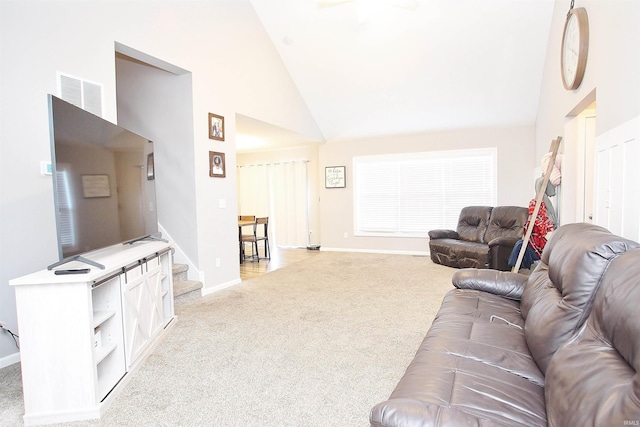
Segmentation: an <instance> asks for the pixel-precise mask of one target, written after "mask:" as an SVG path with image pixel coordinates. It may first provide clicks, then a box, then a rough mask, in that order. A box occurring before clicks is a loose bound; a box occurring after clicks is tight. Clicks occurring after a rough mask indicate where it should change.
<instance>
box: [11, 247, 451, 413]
mask: <svg viewBox="0 0 640 427" xmlns="http://www.w3.org/2000/svg"><path fill="white" fill-rule="evenodd" d="M454 271H455V270H453V269H450V268H448V267H443V266H439V265H434V264H433V263H432V262H431V261H430V260H429V258H426V257H413V256H403V255H378V254H361V253H339V252H321V253H319V254H318V256H314V257H313V258H312V259H308V260H304V261H300V262H298V263H296V264H293V265H290V266H288V267H285V268H283V269H281V270H276V271H274V272H271V273H268V274H266V275H264V276H261V277H258V278H255V279H252V280H249V281H246V282H243V283H242V284H241V285H238V286H235V287H233V288H229V289H227V290H223V291H220V292H217V293H215V294H213V295H209V296H207V297H204V298H202V299H200V300H198V301H195V302H191V303H188V304H184V305H181V306H179V307H177V313H176V314H177V315H178V316H179V319H178V322H177V323H176V325H175V326H174V327H173V329H172V330H171V331H170V332H169V334H168V335H167V336H166V338H165V340H164V341H163V342H162V343H161V344H160V346H159V347H158V348H157V350H156V351H155V352H154V353H153V354H152V355H151V356H149V358H148V359H147V361H146V363H145V364H144V366H142V367H141V368H140V370H139V371H138V372H137V373H136V375H135V376H134V378H133V379H132V380H131V382H130V383H129V384H128V385H127V387H126V388H125V389H124V390H123V392H122V393H121V394H120V395H119V396H118V397H117V399H116V400H115V402H114V404H113V405H112V407H111V408H109V410H108V411H107V413H106V414H105V415H104V417H103V418H102V419H101V420H99V421H92V422H82V423H72V424H66V425H105V426H107V425H108V426H111V425H123V426H124V425H126V426H134V425H135V426H196V425H197V426H201V425H207V426H264V425H273V426H327V425H331V426H367V425H368V424H369V421H368V416H369V410H370V408H371V407H372V406H373V405H375V404H376V403H378V402H379V401H381V400H385V399H386V398H387V397H388V396H389V394H390V393H391V391H392V390H393V388H394V386H395V385H396V383H397V382H398V380H399V378H400V376H401V375H402V374H403V373H404V370H405V368H406V366H407V365H408V363H409V362H410V361H411V359H412V358H413V355H414V354H415V351H416V350H417V348H418V345H419V344H420V342H421V341H422V338H423V337H424V335H425V333H426V331H427V329H428V328H429V326H430V324H431V321H432V320H433V316H434V315H435V313H436V311H437V309H438V307H439V306H440V302H441V300H442V297H443V295H444V293H445V292H446V291H448V290H450V289H452V285H451V275H452V274H453V272H454ZM16 366H18V365H14V366H12V367H8V368H5V369H2V370H0V386H2V389H3V396H1V397H0V423H2V424H3V425H4V423H6V422H9V424H7V425H21V414H22V412H23V407H22V403H21V401H19V400H18V401H16V399H15V394H16V393H13V396H12V397H11V399H12V400H13V403H11V402H9V403H7V402H6V400H7V399H6V398H5V396H4V394H5V393H4V390H11V389H16V387H15V384H13V385H12V387H11V385H8V384H6V383H5V382H6V381H11V377H19V375H16V374H15V372H16V371H17V372H19V370H18V369H17V368H16ZM3 371H4V372H3ZM13 381H14V382H15V378H14V380H13ZM5 387H6V388H5ZM17 389H18V390H19V385H18V388H17ZM18 395H20V399H21V393H20V392H18ZM12 405H13V406H12ZM16 405H17V406H18V407H17V408H16ZM16 409H17V410H16Z"/></svg>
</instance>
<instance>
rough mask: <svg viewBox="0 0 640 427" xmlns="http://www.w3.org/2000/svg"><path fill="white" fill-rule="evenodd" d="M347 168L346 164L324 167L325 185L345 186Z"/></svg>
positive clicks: (330, 186)
mask: <svg viewBox="0 0 640 427" xmlns="http://www.w3.org/2000/svg"><path fill="white" fill-rule="evenodd" d="M345 169H346V167H345V166H329V167H326V168H324V187H325V188H344V187H345Z"/></svg>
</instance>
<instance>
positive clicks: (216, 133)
mask: <svg viewBox="0 0 640 427" xmlns="http://www.w3.org/2000/svg"><path fill="white" fill-rule="evenodd" d="M209 139H217V140H218V141H224V117H222V116H219V115H217V114H213V113H209Z"/></svg>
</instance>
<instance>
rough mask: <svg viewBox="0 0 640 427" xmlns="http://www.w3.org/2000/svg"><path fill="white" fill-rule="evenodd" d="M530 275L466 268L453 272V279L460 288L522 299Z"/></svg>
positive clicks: (454, 283) (454, 284)
mask: <svg viewBox="0 0 640 427" xmlns="http://www.w3.org/2000/svg"><path fill="white" fill-rule="evenodd" d="M528 279H529V276H525V275H524V274H520V273H512V272H510V271H497V270H486V269H476V268H464V269H462V270H458V271H456V272H455V273H454V274H453V278H452V279H451V281H452V282H453V286H455V287H456V288H458V289H474V290H478V291H484V292H489V293H492V294H494V295H499V296H503V297H505V298H508V299H512V300H516V301H518V300H520V298H521V297H522V292H523V291H524V285H525V284H526V283H527V280H528Z"/></svg>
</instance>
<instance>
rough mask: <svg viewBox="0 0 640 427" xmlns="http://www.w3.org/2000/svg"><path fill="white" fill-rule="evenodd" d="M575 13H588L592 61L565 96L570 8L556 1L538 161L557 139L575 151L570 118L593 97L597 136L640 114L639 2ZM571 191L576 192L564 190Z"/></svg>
mask: <svg viewBox="0 0 640 427" xmlns="http://www.w3.org/2000/svg"><path fill="white" fill-rule="evenodd" d="M575 7H584V8H586V10H587V14H588V16H589V56H588V59H587V66H586V70H585V74H584V79H583V81H582V84H581V85H580V87H579V88H578V89H576V90H574V91H568V90H565V89H564V87H563V85H562V78H561V76H560V44H561V41H562V31H563V29H564V22H565V18H566V15H567V12H568V10H569V2H567V1H557V2H556V5H555V9H554V12H553V19H552V23H551V31H550V35H549V45H548V48H547V59H546V62H545V67H544V76H543V80H542V89H541V94H540V104H539V107H538V118H537V121H536V153H537V157H539V158H540V157H542V155H543V154H544V153H545V152H546V151H547V150H548V149H549V145H550V144H551V141H552V140H553V139H555V138H556V137H557V136H563V137H565V138H564V144H565V147H567V148H569V150H570V151H571V148H572V147H573V145H575V140H573V137H572V135H565V123H566V122H567V121H568V118H567V117H571V116H574V115H576V114H577V113H579V112H580V110H581V109H583V108H585V107H587V105H588V103H590V101H591V97H592V96H593V92H594V91H595V98H596V102H597V108H596V110H597V118H596V134H597V135H601V134H603V133H605V132H607V131H609V130H611V129H613V128H615V127H617V126H619V125H620V124H622V123H625V122H627V121H629V120H631V119H633V118H635V117H637V116H638V114H640V25H638V23H639V22H640V2H638V1H636V0H578V1H576V2H575ZM577 107H578V108H577ZM563 148H564V147H563ZM565 160H567V159H565ZM567 190H568V191H571V190H572V189H566V188H564V189H563V191H565V192H566V191H567Z"/></svg>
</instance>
